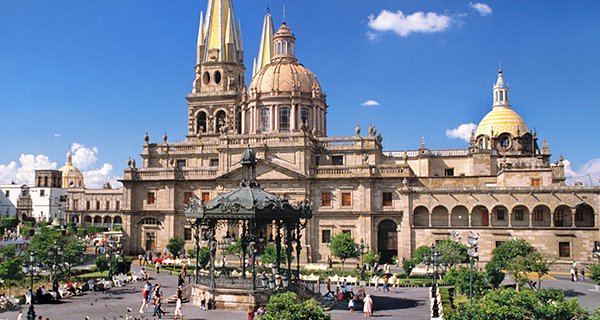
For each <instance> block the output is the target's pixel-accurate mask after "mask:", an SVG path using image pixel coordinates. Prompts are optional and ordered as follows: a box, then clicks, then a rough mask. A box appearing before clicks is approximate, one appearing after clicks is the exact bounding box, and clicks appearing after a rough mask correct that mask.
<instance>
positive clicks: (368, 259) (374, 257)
mask: <svg viewBox="0 0 600 320" xmlns="http://www.w3.org/2000/svg"><path fill="white" fill-rule="evenodd" d="M379 259H381V255H380V254H378V253H375V252H373V251H369V252H367V253H365V254H364V255H363V263H365V264H367V265H373V263H375V262H377V263H379Z"/></svg>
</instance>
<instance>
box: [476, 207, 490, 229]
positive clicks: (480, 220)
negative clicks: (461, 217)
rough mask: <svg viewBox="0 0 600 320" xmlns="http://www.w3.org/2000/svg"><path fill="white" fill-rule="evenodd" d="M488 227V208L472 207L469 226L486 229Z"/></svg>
mask: <svg viewBox="0 0 600 320" xmlns="http://www.w3.org/2000/svg"><path fill="white" fill-rule="evenodd" d="M489 225H490V214H489V210H488V208H486V207H485V206H482V205H478V206H475V207H473V210H472V211H471V226H473V227H487V226H489Z"/></svg>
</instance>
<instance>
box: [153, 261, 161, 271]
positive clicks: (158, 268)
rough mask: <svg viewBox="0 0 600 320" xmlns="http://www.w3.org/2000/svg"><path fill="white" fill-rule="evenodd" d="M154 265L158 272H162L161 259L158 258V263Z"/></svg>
mask: <svg viewBox="0 0 600 320" xmlns="http://www.w3.org/2000/svg"><path fill="white" fill-rule="evenodd" d="M154 266H155V267H156V273H157V274H160V260H156V264H155V265H154Z"/></svg>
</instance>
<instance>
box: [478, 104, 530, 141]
mask: <svg viewBox="0 0 600 320" xmlns="http://www.w3.org/2000/svg"><path fill="white" fill-rule="evenodd" d="M492 132H493V133H494V134H493V137H497V136H499V135H500V134H502V133H510V134H511V135H512V136H514V137H517V136H522V135H523V134H525V133H527V132H529V128H528V127H527V124H526V123H525V121H523V118H521V116H520V115H519V114H518V113H516V112H515V111H514V110H512V109H511V108H510V107H505V106H498V107H494V108H493V109H492V111H490V113H488V114H487V115H486V116H485V117H483V119H482V120H481V122H480V123H479V126H477V132H475V136H476V137H478V136H480V135H487V136H488V137H492Z"/></svg>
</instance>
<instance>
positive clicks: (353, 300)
mask: <svg viewBox="0 0 600 320" xmlns="http://www.w3.org/2000/svg"><path fill="white" fill-rule="evenodd" d="M355 306H356V297H355V296H354V295H353V294H351V295H350V299H348V309H349V310H350V313H354V307H355Z"/></svg>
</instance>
